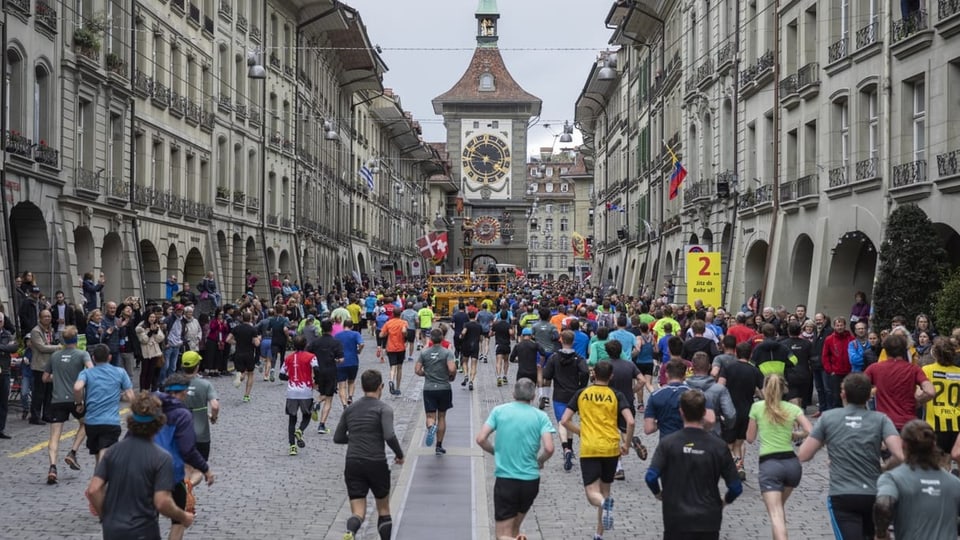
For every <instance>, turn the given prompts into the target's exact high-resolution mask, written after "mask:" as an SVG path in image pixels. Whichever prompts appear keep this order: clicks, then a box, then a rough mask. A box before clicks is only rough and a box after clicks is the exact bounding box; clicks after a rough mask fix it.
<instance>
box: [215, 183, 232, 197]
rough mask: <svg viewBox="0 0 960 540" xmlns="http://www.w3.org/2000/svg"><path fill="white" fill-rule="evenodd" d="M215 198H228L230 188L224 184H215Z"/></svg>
mask: <svg viewBox="0 0 960 540" xmlns="http://www.w3.org/2000/svg"><path fill="white" fill-rule="evenodd" d="M217 198H218V199H229V198H230V190H229V189H227V188H226V187H224V186H217Z"/></svg>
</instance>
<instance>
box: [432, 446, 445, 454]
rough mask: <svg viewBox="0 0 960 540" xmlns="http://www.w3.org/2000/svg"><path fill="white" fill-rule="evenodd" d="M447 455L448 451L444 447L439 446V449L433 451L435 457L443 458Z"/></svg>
mask: <svg viewBox="0 0 960 540" xmlns="http://www.w3.org/2000/svg"><path fill="white" fill-rule="evenodd" d="M446 453H447V451H446V449H445V448H444V447H442V446H438V447H437V448H436V449H435V450H434V451H433V455H435V456H442V455H444V454H446Z"/></svg>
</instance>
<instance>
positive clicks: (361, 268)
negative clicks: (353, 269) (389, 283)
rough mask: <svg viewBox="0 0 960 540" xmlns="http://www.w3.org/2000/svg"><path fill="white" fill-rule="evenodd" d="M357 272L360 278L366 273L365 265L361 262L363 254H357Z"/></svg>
mask: <svg viewBox="0 0 960 540" xmlns="http://www.w3.org/2000/svg"><path fill="white" fill-rule="evenodd" d="M357 270H358V271H359V272H360V275H361V276H362V275H363V274H366V273H367V265H366V263H365V262H364V260H363V253H357Z"/></svg>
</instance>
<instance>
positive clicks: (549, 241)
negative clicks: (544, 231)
mask: <svg viewBox="0 0 960 540" xmlns="http://www.w3.org/2000/svg"><path fill="white" fill-rule="evenodd" d="M543 249H553V236H550V235H547V236H546V237H545V238H544V240H543Z"/></svg>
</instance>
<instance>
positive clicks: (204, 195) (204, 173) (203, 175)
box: [200, 158, 212, 204]
mask: <svg viewBox="0 0 960 540" xmlns="http://www.w3.org/2000/svg"><path fill="white" fill-rule="evenodd" d="M200 185H201V186H204V187H207V186H210V185H212V184H211V183H210V160H208V159H204V158H201V159H200ZM210 191H211V190H210V188H209V187H207V189H202V190H200V202H202V203H204V204H209V203H210V196H211V193H210Z"/></svg>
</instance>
